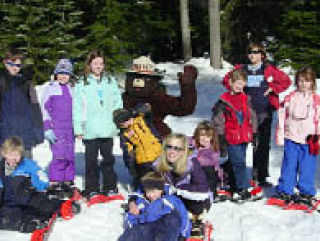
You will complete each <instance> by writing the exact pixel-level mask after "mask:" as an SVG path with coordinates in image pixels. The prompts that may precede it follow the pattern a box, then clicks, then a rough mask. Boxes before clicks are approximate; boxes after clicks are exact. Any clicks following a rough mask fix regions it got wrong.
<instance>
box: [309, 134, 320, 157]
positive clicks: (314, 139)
mask: <svg viewBox="0 0 320 241" xmlns="http://www.w3.org/2000/svg"><path fill="white" fill-rule="evenodd" d="M306 141H307V144H308V145H309V152H310V154H312V155H318V154H319V151H320V150H319V149H320V146H319V137H318V135H308V136H307V140H306Z"/></svg>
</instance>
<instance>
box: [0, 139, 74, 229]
mask: <svg viewBox="0 0 320 241" xmlns="http://www.w3.org/2000/svg"><path fill="white" fill-rule="evenodd" d="M23 153H24V146H23V143H22V140H21V138H20V137H10V138H8V139H6V140H5V142H4V143H3V144H2V146H1V155H2V157H3V159H2V160H0V229H7V230H15V231H20V232H33V231H34V230H35V229H37V228H40V227H41V226H42V225H44V224H45V222H46V221H47V220H48V219H49V218H50V217H51V216H52V214H53V213H55V212H57V211H58V210H60V208H61V205H63V201H61V200H58V199H49V198H48V196H47V195H46V192H45V190H46V188H47V187H48V186H49V182H48V178H47V176H46V174H45V173H44V172H43V171H42V169H41V168H40V167H39V166H38V165H37V163H36V162H34V161H32V160H30V159H28V158H25V157H23ZM71 208H72V209H73V210H74V211H77V212H78V211H79V210H80V206H79V205H77V204H75V203H73V205H72V207H71ZM76 209H77V210H76Z"/></svg>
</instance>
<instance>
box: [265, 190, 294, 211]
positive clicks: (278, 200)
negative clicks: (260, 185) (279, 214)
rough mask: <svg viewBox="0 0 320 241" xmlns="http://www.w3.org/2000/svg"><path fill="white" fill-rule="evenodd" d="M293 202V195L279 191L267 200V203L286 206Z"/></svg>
mask: <svg viewBox="0 0 320 241" xmlns="http://www.w3.org/2000/svg"><path fill="white" fill-rule="evenodd" d="M291 202H292V196H291V195H288V194H285V193H277V194H275V195H273V196H272V197H271V198H269V199H268V200H267V202H266V204H267V205H274V206H279V207H282V208H286V207H287V206H288V205H289V204H290V203H291Z"/></svg>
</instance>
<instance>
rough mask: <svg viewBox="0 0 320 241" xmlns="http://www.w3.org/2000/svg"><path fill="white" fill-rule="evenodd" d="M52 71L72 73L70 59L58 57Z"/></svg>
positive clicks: (55, 72)
mask: <svg viewBox="0 0 320 241" xmlns="http://www.w3.org/2000/svg"><path fill="white" fill-rule="evenodd" d="M53 73H54V74H68V75H72V74H73V65H72V63H71V61H70V60H69V59H60V60H59V62H58V64H57V66H56V68H55V69H54V72H53Z"/></svg>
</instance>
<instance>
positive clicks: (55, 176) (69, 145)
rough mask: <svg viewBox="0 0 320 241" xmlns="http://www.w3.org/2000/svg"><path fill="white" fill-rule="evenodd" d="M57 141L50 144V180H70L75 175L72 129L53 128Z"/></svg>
mask: <svg viewBox="0 0 320 241" xmlns="http://www.w3.org/2000/svg"><path fill="white" fill-rule="evenodd" d="M53 132H54V134H55V136H56V138H57V141H56V142H55V143H54V144H51V145H50V147H51V151H52V161H51V163H50V165H49V180H50V182H70V181H74V177H75V163H74V159H75V154H74V136H73V132H72V129H71V130H70V129H67V130H63V129H62V130H61V129H54V130H53Z"/></svg>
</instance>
